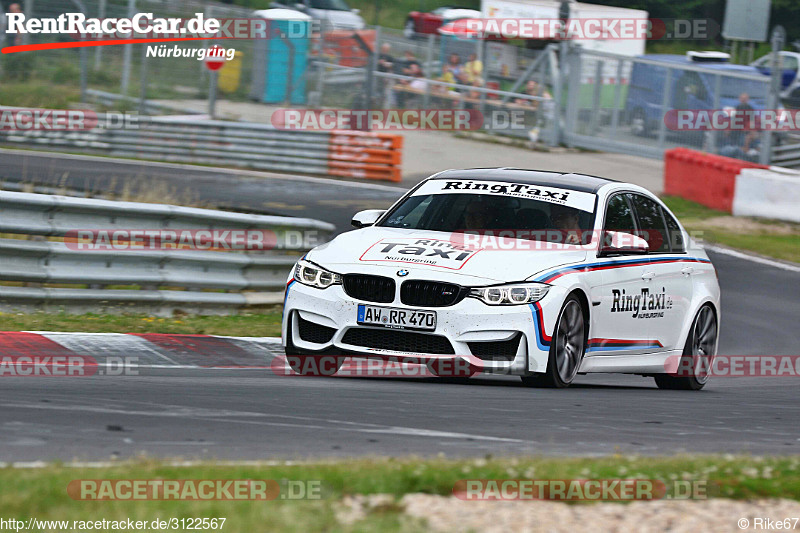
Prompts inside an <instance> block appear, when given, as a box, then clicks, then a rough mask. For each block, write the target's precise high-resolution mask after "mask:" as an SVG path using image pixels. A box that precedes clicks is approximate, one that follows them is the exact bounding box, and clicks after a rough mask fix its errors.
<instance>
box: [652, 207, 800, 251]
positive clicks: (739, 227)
mask: <svg viewBox="0 0 800 533" xmlns="http://www.w3.org/2000/svg"><path fill="white" fill-rule="evenodd" d="M662 200H664V203H666V204H667V206H668V207H669V208H670V209H671V210H672V212H673V213H675V215H676V216H677V217H678V218H679V219H680V221H681V223H682V224H683V225H684V227H685V228H686V229H687V230H688V231H689V232H692V233H693V234H694V235H695V236H697V237H699V238H702V239H703V240H704V241H707V242H710V243H716V244H721V245H724V246H729V247H731V248H738V249H740V250H747V251H750V252H755V253H757V254H760V255H764V256H769V257H774V258H776V259H782V260H784V261H793V262H795V263H800V224H792V223H789V222H782V221H774V220H764V219H756V218H749V217H734V216H731V215H729V214H728V213H725V212H724V211H717V210H715V209H711V208H708V207H705V206H703V205H700V204H698V203H695V202H691V201H689V200H685V199H683V198H679V197H677V196H665V197H663V198H662Z"/></svg>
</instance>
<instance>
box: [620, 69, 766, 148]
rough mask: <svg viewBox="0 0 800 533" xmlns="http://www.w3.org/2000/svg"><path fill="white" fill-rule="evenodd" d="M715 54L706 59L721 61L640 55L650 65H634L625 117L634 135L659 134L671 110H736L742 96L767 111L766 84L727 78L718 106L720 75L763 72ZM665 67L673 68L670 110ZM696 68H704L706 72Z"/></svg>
mask: <svg viewBox="0 0 800 533" xmlns="http://www.w3.org/2000/svg"><path fill="white" fill-rule="evenodd" d="M714 54H715V55H710V54H705V58H706V59H708V58H717V59H718V60H716V61H703V60H698V58H699V57H701V56H697V55H694V56H690V55H688V54H687V55H686V56H682V55H671V54H647V55H643V56H639V58H640V59H644V60H646V62H639V61H636V62H634V66H633V69H632V72H631V75H630V83H629V85H628V96H627V99H626V101H625V115H626V117H627V119H628V123H629V124H630V128H631V132H632V133H634V134H636V135H643V136H646V135H649V134H650V133H651V132H653V131H657V130H658V128H659V126H660V123H661V122H662V121H663V120H664V113H665V112H666V111H668V110H670V109H693V110H706V109H708V110H710V109H715V108H717V109H725V108H735V107H736V106H737V105H738V104H739V96H740V95H741V94H742V93H747V94H748V95H749V97H750V105H751V106H752V107H753V108H754V109H764V107H765V105H766V96H767V91H768V87H769V84H768V83H766V81H763V82H762V81H760V80H753V79H746V78H738V79H736V78H724V77H723V78H722V81H721V83H720V85H719V91H720V92H719V103H718V104H717V105H716V107H715V103H714V93H715V90H716V81H717V79H718V76H717V74H722V75H725V74H749V75H751V76H759V77H761V73H760V72H759V70H758V69H757V68H755V67H751V66H745V65H733V64H730V63H727V62H725V61H724V60H723V59H724V56H727V54H717V53H714ZM660 64H661V65H663V67H662V66H661V65H660ZM664 67H670V70H671V75H670V87H671V91H670V101H669V102H668V105H667V109H664V108H663V104H664V89H665V87H666V83H667V80H666V75H667V68H664ZM681 67H686V68H681ZM693 67H702V70H700V69H695V68H693Z"/></svg>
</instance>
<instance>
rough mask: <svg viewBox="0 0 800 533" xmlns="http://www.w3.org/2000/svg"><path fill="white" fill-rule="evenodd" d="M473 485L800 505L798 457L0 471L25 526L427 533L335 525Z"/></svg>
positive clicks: (371, 521)
mask: <svg viewBox="0 0 800 533" xmlns="http://www.w3.org/2000/svg"><path fill="white" fill-rule="evenodd" d="M80 479H95V480H98V479H139V480H144V479H195V480H199V479H263V480H275V481H277V482H278V483H279V486H281V488H282V490H281V493H282V494H285V493H286V492H285V490H284V487H285V486H286V483H287V480H291V481H318V482H319V483H320V487H321V492H320V495H321V498H320V499H318V500H289V499H281V498H277V499H275V500H272V501H259V502H252V501H185V500H184V501H119V500H115V501H75V500H72V499H71V498H70V497H69V495H68V494H67V491H66V489H67V485H68V484H69V482H70V481H72V480H80ZM465 479H538V480H545V479H653V480H660V481H663V482H664V483H666V484H667V486H668V487H669V486H671V484H670V482H671V481H673V480H685V481H705V482H706V486H707V487H708V491H707V492H708V496H709V497H725V498H733V499H758V498H788V499H792V500H800V458H798V457H769V458H759V457H746V456H724V457H718V456H717V457H702V456H700V457H697V456H694V457H674V458H623V457H620V456H612V457H608V458H600V459H585V458H570V459H555V458H488V459H471V460H444V459H437V460H418V459H413V458H409V459H401V460H397V459H392V458H386V459H359V460H343V461H336V462H315V463H300V464H294V465H286V464H275V465H267V464H264V465H247V466H230V465H229V466H223V465H214V464H213V463H205V464H200V465H194V466H183V467H180V466H169V465H167V464H165V463H163V462H156V461H148V460H140V461H136V462H131V463H124V464H121V465H119V466H114V467H104V468H81V467H67V466H62V465H51V466H47V467H45V468H34V469H15V468H4V469H0V516H2V517H3V518H6V519H8V518H16V519H20V520H25V519H26V518H28V517H31V516H33V517H37V518H39V519H51V520H87V519H91V520H96V519H106V520H122V519H126V518H131V519H132V520H147V521H152V520H153V519H156V518H159V519H162V520H163V519H169V518H190V517H200V518H203V517H207V518H214V517H217V518H222V517H224V518H226V519H227V520H226V523H225V527H224V531H228V532H231V531H265V530H267V529H268V530H270V531H275V530H280V531H283V530H286V531H350V530H355V531H400V530H404V531H408V530H412V531H414V530H417V531H424V524H421V523H418V522H412V521H410V520H409V519H408V518H407V517H404V516H403V515H402V514H401V513H402V508H401V506H400V505H384V506H382V507H381V508H379V509H376V510H375V511H374V512H372V513H370V514H368V515H367V517H366V519H365V520H362V521H361V522H356V523H355V524H353V525H352V526H350V527H344V526H341V525H335V524H336V522H335V512H336V510H337V508H338V507H341V499H342V497H344V496H346V495H354V494H375V493H383V494H389V495H393V496H395V497H396V498H399V497H401V496H402V495H404V494H408V493H428V494H440V495H450V494H451V493H452V490H453V486H454V485H455V483H456V482H457V481H459V480H465Z"/></svg>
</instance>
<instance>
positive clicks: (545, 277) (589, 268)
mask: <svg viewBox="0 0 800 533" xmlns="http://www.w3.org/2000/svg"><path fill="white" fill-rule="evenodd" d="M662 263H709V264H710V263H711V261H709V260H708V259H702V258H700V257H660V258H644V259H626V260H623V261H604V262H601V263H590V264H588V265H573V266H567V267H562V268H559V269H557V270H554V271H552V272H548V273H545V274H542V275H540V276H539V277H537V278H535V279H534V281H539V282H542V283H550V282H551V281H554V280H556V279H558V278H560V277H561V276H566V275H567V274H574V273H576V272H593V271H595V270H608V269H611V268H625V267H632V266H641V265H657V264H662Z"/></svg>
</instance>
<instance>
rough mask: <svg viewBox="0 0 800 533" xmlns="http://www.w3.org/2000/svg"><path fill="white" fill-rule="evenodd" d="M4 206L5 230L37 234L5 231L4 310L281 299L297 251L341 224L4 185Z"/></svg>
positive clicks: (226, 309)
mask: <svg viewBox="0 0 800 533" xmlns="http://www.w3.org/2000/svg"><path fill="white" fill-rule="evenodd" d="M0 212H2V213H3V216H2V217H0V233H13V234H18V235H21V236H23V235H24V236H28V239H31V238H33V239H37V238H38V239H39V240H22V239H13V238H3V239H0V280H2V281H3V282H6V283H4V284H3V285H0V309H3V310H33V309H43V308H46V309H64V310H67V311H70V312H84V311H93V312H101V311H102V312H119V311H146V312H149V313H154V314H168V313H170V312H172V311H173V310H175V309H181V310H184V311H187V312H199V313H230V312H235V311H236V310H238V309H240V308H244V307H248V306H253V305H263V304H270V303H280V301H281V299H282V289H283V287H284V285H285V282H286V278H287V277H288V275H289V272H290V270H291V267H292V265H293V264H294V263H295V261H296V260H297V258H298V257H299V256H300V255H301V253H302V252H303V251H306V250H308V249H309V248H310V247H312V246H314V245H316V244H318V243H322V242H325V241H326V240H328V238H329V237H330V235H331V234H332V232H333V231H334V226H333V225H331V224H328V223H325V222H321V221H318V220H312V219H303V218H290V217H277V216H266V215H249V214H244V213H229V212H221V211H213V210H208V209H197V208H188V207H179V206H174V205H160V204H145V203H135V202H114V201H108V200H96V199H85V198H72V197H66V196H55V195H45V194H32V193H18V192H8V191H0ZM78 230H84V231H89V230H95V231H96V230H108V232H107V234H109V235H114V231H128V233H126V235H130V233H129V232H130V231H131V230H161V232H160V233H159V235H164V234H165V233H166V232H169V231H170V230H172V232H173V234H178V233H180V231H181V230H190V231H191V230H207V231H206V233H211V230H217V232H218V234H224V232H225V231H227V230H231V231H235V230H248V231H250V232H251V234H252V233H257V234H258V235H260V236H261V237H262V239H263V242H264V244H263V245H261V246H260V248H262V250H259V251H257V252H254V251H248V252H247V253H244V252H243V251H238V250H237V251H219V250H218V249H219V248H220V246H217V247H216V248H217V250H203V249H200V250H187V249H177V244H179V243H180V241H177V243H176V245H173V246H168V245H158V246H141V245H138V246H137V245H136V243H135V242H134V244H133V245H131V243H130V241H127V243H126V242H125V241H124V240H123V241H120V240H119V237H117V240H114V241H113V242H111V243H109V244H108V245H106V246H103V247H101V246H96V243H95V246H93V247H90V246H89V245H88V244H86V243H85V242H84V241H81V240H79V237H80V235H79V234H77V231H78ZM117 235H119V234H117ZM197 235H199V234H197ZM76 236H77V237H76ZM43 237H61V238H62V240H61V241H56V240H44V239H43ZM198 238H199V237H198ZM138 241H139V243H142V242H144V241H143V240H142V239H141V238H140V239H138ZM196 242H197V241H196ZM205 242H208V240H206V241H205ZM219 242H222V241H221V240H220V241H218V242H215V243H214V244H218V243H219ZM81 243H83V244H82V245H81ZM240 243H241V241H240ZM235 244H236V243H235V242H234V245H235ZM233 247H236V246H233ZM245 247H246V246H244V245H243V246H238V248H245ZM84 248H89V249H84ZM8 282H14V283H12V284H9V283H8ZM44 285H47V286H44ZM65 285H66V286H65Z"/></svg>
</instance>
